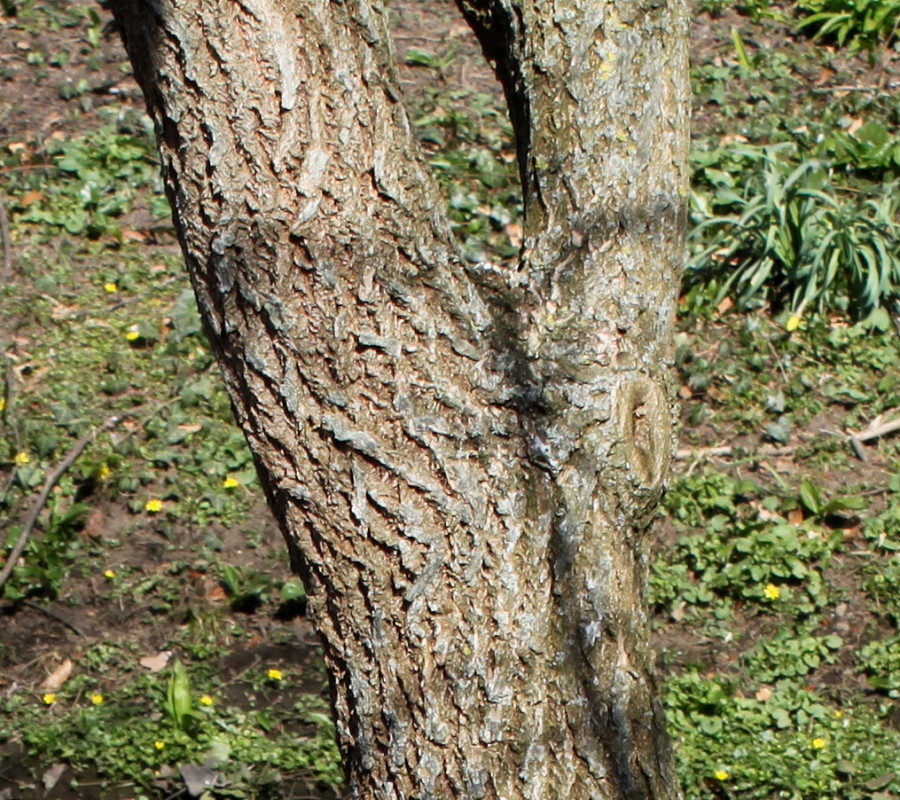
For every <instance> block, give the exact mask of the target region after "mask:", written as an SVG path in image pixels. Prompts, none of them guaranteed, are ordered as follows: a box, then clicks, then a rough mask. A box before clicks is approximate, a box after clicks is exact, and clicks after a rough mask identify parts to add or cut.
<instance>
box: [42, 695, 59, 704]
mask: <svg viewBox="0 0 900 800" xmlns="http://www.w3.org/2000/svg"><path fill="white" fill-rule="evenodd" d="M41 700H42V701H43V702H44V703H45V704H46V705H48V706H52V705H53V704H54V703H55V702H56V692H47V693H46V694H45V695H42V696H41Z"/></svg>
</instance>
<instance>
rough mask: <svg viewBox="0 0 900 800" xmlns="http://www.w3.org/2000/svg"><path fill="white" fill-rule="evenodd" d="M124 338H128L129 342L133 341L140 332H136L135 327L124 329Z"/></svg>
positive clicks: (139, 336) (138, 336)
mask: <svg viewBox="0 0 900 800" xmlns="http://www.w3.org/2000/svg"><path fill="white" fill-rule="evenodd" d="M125 338H126V339H128V341H129V342H133V341H134V340H135V339H140V338H141V334H140V333H139V332H138V330H137V328H129V329H128V330H127V331H125Z"/></svg>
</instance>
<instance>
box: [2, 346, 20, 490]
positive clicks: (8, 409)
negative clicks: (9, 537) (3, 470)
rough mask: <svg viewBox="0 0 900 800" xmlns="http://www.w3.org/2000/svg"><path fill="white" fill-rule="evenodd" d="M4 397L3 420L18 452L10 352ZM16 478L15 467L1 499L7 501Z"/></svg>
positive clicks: (13, 379) (13, 373)
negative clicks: (10, 431)
mask: <svg viewBox="0 0 900 800" xmlns="http://www.w3.org/2000/svg"><path fill="white" fill-rule="evenodd" d="M3 399H4V400H5V401H6V402H5V403H4V406H3V420H4V422H5V423H6V424H7V425H8V426H9V427H10V428H11V429H12V439H13V443H14V444H15V447H16V452H18V451H19V426H18V425H17V424H16V371H15V369H13V360H12V357H11V356H10V355H9V353H6V385H5V387H4V394H3ZM15 479H16V470H15V469H13V470H11V471H10V473H9V477H8V478H7V479H6V482H5V483H4V486H3V490H2V492H0V501H2V502H6V498H7V496H8V495H9V490H10V489H11V488H12V485H13V482H14V481H15Z"/></svg>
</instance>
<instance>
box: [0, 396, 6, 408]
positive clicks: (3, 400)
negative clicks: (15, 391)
mask: <svg viewBox="0 0 900 800" xmlns="http://www.w3.org/2000/svg"><path fill="white" fill-rule="evenodd" d="M0 411H6V398H5V397H0Z"/></svg>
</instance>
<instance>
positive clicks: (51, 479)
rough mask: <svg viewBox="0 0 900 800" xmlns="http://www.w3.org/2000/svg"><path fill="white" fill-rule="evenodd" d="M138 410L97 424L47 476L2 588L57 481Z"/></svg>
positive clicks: (0, 580) (2, 577) (0, 577)
mask: <svg viewBox="0 0 900 800" xmlns="http://www.w3.org/2000/svg"><path fill="white" fill-rule="evenodd" d="M137 410H139V409H132V410H131V411H129V412H125V413H122V414H116V415H115V416H112V417H110V418H109V419H107V420H106V421H105V422H104V423H103V424H102V425H99V426H97V427H96V428H94V430H92V431H90V432H89V433H87V434H85V435H84V436H82V437H81V438H80V439H79V440H78V441H77V442H75V444H73V445H72V446H71V447H70V448H69V452H68V453H66V455H65V457H64V458H63V460H62V461H60V462H59V464H57V465H56V466H55V467H54V468H53V470H52V471H51V472H50V474H49V475H48V476H47V479H46V480H45V481H44V486H43V488H42V489H41V492H40V494H39V495H38V498H37V500H35V501H34V505H33V506H32V507H31V511H29V512H28V516H27V517H26V519H25V524H24V525H23V526H22V532H21V533H20V534H19V538H18V540H17V541H16V543H15V545H13V549H12V550H11V551H10V553H9V556H8V557H7V559H6V566H4V567H3V572H0V589H2V588H3V585H4V584H5V583H6V581H7V580H9V576H10V575H12V571H13V569H15V566H16V563H17V562H18V560H19V558H20V557H21V555H22V551H23V550H25V545H26V544H27V543H28V537H29V536H31V531H32V530H33V529H34V525H35V523H36V522H37V518H38V515H39V514H40V513H41V509H42V508H43V507H44V503H46V502H47V498H48V497H49V496H50V492H51V491H52V490H53V487H54V486H56V483H57V481H58V480H59V479H60V478H61V477H62V476H63V474H64V473H65V471H66V470H67V469H68V468H69V467H71V466H72V464H74V463H75V459H77V458H78V456H80V455H81V453H82V451H83V450H84V449H85V448H86V447H87V446H88V445H89V444H90V443H91V442H93V441H94V439H96V438H97V437H98V436H99V435H100V434H101V433H103V432H104V431H108V430H110V429H111V428H114V427H115V426H116V425H118V424H119V423H120V422H121V421H122V420H123V419H125V418H126V417H130V416H133V415H134V414H135V413H136V411H137Z"/></svg>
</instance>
